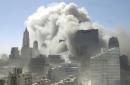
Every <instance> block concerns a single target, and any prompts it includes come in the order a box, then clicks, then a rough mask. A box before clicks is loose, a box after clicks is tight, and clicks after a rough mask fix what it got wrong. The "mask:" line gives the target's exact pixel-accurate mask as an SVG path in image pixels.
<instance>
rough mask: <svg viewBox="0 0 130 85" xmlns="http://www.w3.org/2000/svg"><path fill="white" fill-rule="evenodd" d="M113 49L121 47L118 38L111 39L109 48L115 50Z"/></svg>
mask: <svg viewBox="0 0 130 85" xmlns="http://www.w3.org/2000/svg"><path fill="white" fill-rule="evenodd" d="M113 47H119V42H118V38H117V37H111V38H110V39H109V48H113Z"/></svg>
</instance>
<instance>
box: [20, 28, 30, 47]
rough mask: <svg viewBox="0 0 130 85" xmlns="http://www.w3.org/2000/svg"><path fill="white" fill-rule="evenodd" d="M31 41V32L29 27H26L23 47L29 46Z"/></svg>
mask: <svg viewBox="0 0 130 85" xmlns="http://www.w3.org/2000/svg"><path fill="white" fill-rule="evenodd" d="M29 43H30V40H29V32H28V29H27V28H26V29H25V32H24V36H23V46H22V47H23V48H24V47H29V45H30V44H29Z"/></svg>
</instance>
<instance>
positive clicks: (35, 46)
mask: <svg viewBox="0 0 130 85" xmlns="http://www.w3.org/2000/svg"><path fill="white" fill-rule="evenodd" d="M33 48H34V49H38V41H36V40H35V41H34V43H33Z"/></svg>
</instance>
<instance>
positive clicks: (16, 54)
mask: <svg viewBox="0 0 130 85" xmlns="http://www.w3.org/2000/svg"><path fill="white" fill-rule="evenodd" d="M18 58H19V50H18V47H13V48H11V53H10V55H9V59H10V60H15V59H18Z"/></svg>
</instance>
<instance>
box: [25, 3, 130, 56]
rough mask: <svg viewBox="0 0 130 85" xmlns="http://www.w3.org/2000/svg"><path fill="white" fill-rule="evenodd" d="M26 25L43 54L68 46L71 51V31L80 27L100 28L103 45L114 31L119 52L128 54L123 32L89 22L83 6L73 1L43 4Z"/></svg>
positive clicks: (72, 34) (64, 48)
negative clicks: (117, 39) (46, 5)
mask: <svg viewBox="0 0 130 85" xmlns="http://www.w3.org/2000/svg"><path fill="white" fill-rule="evenodd" d="M108 23H109V22H108ZM26 24H27V27H28V29H29V31H30V35H31V37H30V38H31V42H33V41H34V40H38V41H39V44H40V46H39V47H40V49H41V53H44V54H56V53H61V52H64V51H66V50H68V49H69V50H70V51H71V52H73V51H72V50H76V49H73V46H71V45H70V43H71V39H72V38H73V36H74V33H75V32H76V31H77V30H80V29H82V30H88V29H99V35H100V37H99V38H100V40H101V42H102V44H104V43H107V42H108V39H109V38H110V37H111V36H112V35H113V34H114V36H118V38H119V41H120V42H121V49H122V50H121V51H122V52H123V53H127V52H126V50H127V51H128V50H129V48H128V47H127V45H128V43H124V42H126V40H124V37H123V36H124V35H121V34H122V33H121V34H120V33H117V35H115V33H111V32H110V31H108V30H106V29H105V28H104V27H103V26H100V25H97V24H95V23H92V22H91V20H90V18H89V16H88V13H87V11H86V9H85V8H80V7H78V6H77V5H75V4H74V3H70V4H65V3H59V4H55V5H53V6H48V7H44V6H42V7H40V8H39V9H38V10H37V11H36V12H35V13H34V14H32V15H31V16H29V17H28V19H27V21H26ZM126 36H127V35H126ZM128 38H129V37H128ZM129 39H130V38H129ZM129 41H130V40H129ZM71 44H72V43H71ZM124 44H125V45H124ZM104 46H105V44H104ZM124 46H125V47H124ZM126 48H128V49H126ZM128 53H129V52H128Z"/></svg>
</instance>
